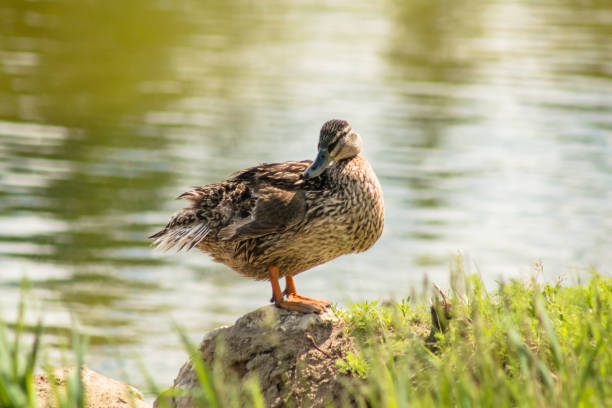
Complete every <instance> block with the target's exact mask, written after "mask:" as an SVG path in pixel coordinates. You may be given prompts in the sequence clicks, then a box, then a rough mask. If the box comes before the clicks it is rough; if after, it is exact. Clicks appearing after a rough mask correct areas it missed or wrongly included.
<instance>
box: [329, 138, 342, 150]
mask: <svg viewBox="0 0 612 408" xmlns="http://www.w3.org/2000/svg"><path fill="white" fill-rule="evenodd" d="M339 141H340V139H336V140H335V141H334V142H332V143H330V144H329V145H328V146H327V151H328V152H330V153H331V152H333V151H334V149H335V148H336V146H338V142H339Z"/></svg>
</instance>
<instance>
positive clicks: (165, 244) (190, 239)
mask: <svg viewBox="0 0 612 408" xmlns="http://www.w3.org/2000/svg"><path fill="white" fill-rule="evenodd" d="M170 224H172V222H170V223H169V226H166V228H164V229H163V230H161V231H159V232H157V233H155V234H153V235H151V236H150V237H149V239H154V241H153V245H154V246H156V247H157V248H159V249H160V250H161V251H163V252H166V251H168V250H169V249H171V248H174V247H176V249H177V251H181V250H183V249H185V250H186V251H189V250H190V249H192V248H193V247H195V246H196V245H198V244H199V243H200V242H202V241H203V240H204V238H206V236H207V235H208V233H209V232H210V228H209V227H208V225H206V224H203V223H195V224H191V225H174V226H170Z"/></svg>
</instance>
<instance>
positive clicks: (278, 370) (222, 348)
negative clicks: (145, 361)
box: [154, 306, 356, 408]
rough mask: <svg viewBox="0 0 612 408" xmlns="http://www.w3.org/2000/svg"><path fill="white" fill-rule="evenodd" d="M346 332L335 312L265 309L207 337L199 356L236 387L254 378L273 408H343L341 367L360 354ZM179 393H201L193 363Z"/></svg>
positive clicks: (176, 401) (177, 383)
mask: <svg viewBox="0 0 612 408" xmlns="http://www.w3.org/2000/svg"><path fill="white" fill-rule="evenodd" d="M344 329H345V326H344V323H343V322H342V321H341V320H339V319H338V318H337V317H336V316H335V315H334V313H333V312H332V311H330V310H328V311H326V312H324V313H322V314H320V315H317V314H302V313H298V312H289V311H286V310H282V309H278V308H276V307H274V306H266V307H262V308H260V309H257V310H255V311H253V312H251V313H248V314H246V315H244V316H242V317H241V318H240V319H238V320H237V321H236V323H235V324H234V325H233V326H230V327H221V328H218V329H215V330H213V331H212V332H210V333H208V334H207V335H206V336H205V337H204V339H203V340H202V342H201V344H200V347H199V351H200V353H201V358H202V359H203V361H204V362H205V363H206V364H207V365H208V366H209V367H214V369H215V370H218V369H221V370H222V371H223V372H224V374H228V373H229V374H231V375H232V376H235V377H237V378H238V379H239V381H235V382H236V383H243V384H244V382H245V380H247V379H248V378H251V377H252V376H255V377H256V378H257V379H258V380H259V385H260V387H261V390H262V393H263V397H264V399H265V405H266V406H268V407H284V406H295V407H298V408H299V407H322V406H325V405H326V404H327V403H329V402H331V401H334V402H336V404H337V405H340V404H339V402H340V401H341V398H342V392H343V386H342V384H343V381H342V377H343V376H342V375H341V374H339V372H338V368H337V367H336V361H337V360H338V359H343V358H345V357H346V355H347V353H348V352H349V351H353V352H355V349H356V348H355V345H354V343H353V341H352V340H351V339H350V338H348V337H347V336H346V334H345V330H344ZM235 377H234V378H235ZM174 388H175V390H176V389H179V390H184V391H186V392H187V393H189V391H190V390H197V389H198V388H200V387H199V382H198V377H197V375H196V373H195V371H194V368H193V365H192V362H191V360H190V361H187V362H186V363H185V364H184V365H183V367H182V368H181V369H180V371H179V374H178V376H177V377H176V379H175V380H174ZM159 402H160V401H159V400H158V401H156V403H155V405H154V406H155V407H156V406H158V403H159ZM165 402H167V403H169V405H170V406H173V407H177V408H191V407H193V406H194V402H193V400H192V399H191V398H189V397H188V396H182V397H177V396H174V397H172V396H170V397H165ZM159 405H160V406H161V404H159Z"/></svg>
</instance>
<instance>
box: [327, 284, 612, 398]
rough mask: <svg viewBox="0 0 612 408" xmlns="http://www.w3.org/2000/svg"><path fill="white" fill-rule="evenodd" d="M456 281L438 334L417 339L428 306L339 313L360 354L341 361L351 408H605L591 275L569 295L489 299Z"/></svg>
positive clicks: (606, 357)
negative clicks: (447, 317)
mask: <svg viewBox="0 0 612 408" xmlns="http://www.w3.org/2000/svg"><path fill="white" fill-rule="evenodd" d="M455 281H457V280H455ZM459 281H460V283H461V285H455V287H453V289H452V296H450V298H449V300H450V302H451V305H452V306H451V314H452V318H451V319H450V321H448V322H447V324H446V325H445V327H446V330H445V331H444V332H443V333H442V332H438V333H435V334H433V335H429V334H427V333H425V332H424V330H423V324H424V322H428V321H431V318H430V311H429V310H428V309H429V308H428V307H427V306H428V305H425V304H417V305H411V304H409V303H408V302H402V303H396V304H385V305H377V304H376V303H363V304H354V305H352V306H351V309H350V310H348V311H344V312H343V311H340V312H339V314H340V315H341V316H342V317H343V318H344V319H345V321H346V322H347V323H348V332H349V334H350V335H353V336H354V337H355V338H356V339H357V340H358V342H359V345H360V350H361V353H360V355H359V356H354V355H350V356H349V358H347V359H346V360H345V361H340V362H338V366H339V367H340V369H341V370H342V371H343V372H347V373H352V374H354V377H357V378H359V380H357V381H351V382H350V383H349V385H348V386H349V387H350V390H351V394H352V395H351V397H352V398H353V399H354V400H355V401H357V404H358V406H363V407H366V406H374V407H408V406H409V407H420V406H422V407H431V406H457V407H604V406H612V319H611V314H612V280H611V279H610V278H606V277H603V276H600V275H598V274H596V273H593V275H592V277H591V279H590V280H589V281H588V282H586V284H584V285H581V286H574V287H563V286H562V285H561V284H559V283H558V284H554V285H550V284H549V285H539V284H537V283H536V282H535V280H532V281H531V282H528V283H521V282H520V281H517V280H513V281H510V282H508V283H502V284H499V285H498V287H497V288H496V289H495V290H494V291H490V292H488V291H487V290H485V288H484V285H483V283H482V281H481V280H480V279H479V278H478V277H477V276H468V277H465V278H463V279H460V280H459ZM443 326H444V325H443Z"/></svg>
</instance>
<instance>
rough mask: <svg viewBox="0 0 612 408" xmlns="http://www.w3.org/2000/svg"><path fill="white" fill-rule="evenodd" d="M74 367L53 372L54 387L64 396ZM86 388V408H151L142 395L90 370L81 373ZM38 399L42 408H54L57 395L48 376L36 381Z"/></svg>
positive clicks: (134, 389)
mask: <svg viewBox="0 0 612 408" xmlns="http://www.w3.org/2000/svg"><path fill="white" fill-rule="evenodd" d="M75 369H76V368H75V367H70V368H65V367H64V368H58V369H56V370H54V371H53V377H54V378H55V386H57V388H58V390H59V392H61V393H64V394H65V387H66V384H67V382H68V378H69V377H70V376H71V375H72V374H73V373H74V370H75ZM81 374H82V376H83V384H84V385H85V406H86V407H87V408H149V407H150V405H148V404H146V403H145V402H144V397H143V395H142V393H141V392H140V391H138V390H137V389H136V388H134V387H132V386H131V385H128V384H126V383H123V382H120V381H117V380H113V379H112V378H108V377H105V376H103V375H102V374H99V373H96V372H95V371H91V370H90V369H88V368H87V367H83V368H82V369H81ZM34 386H35V387H36V396H37V399H38V406H39V407H44V408H47V407H55V406H57V403H56V401H55V393H54V391H53V388H52V384H50V382H49V376H48V375H47V374H38V375H36V376H35V377H34Z"/></svg>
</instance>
